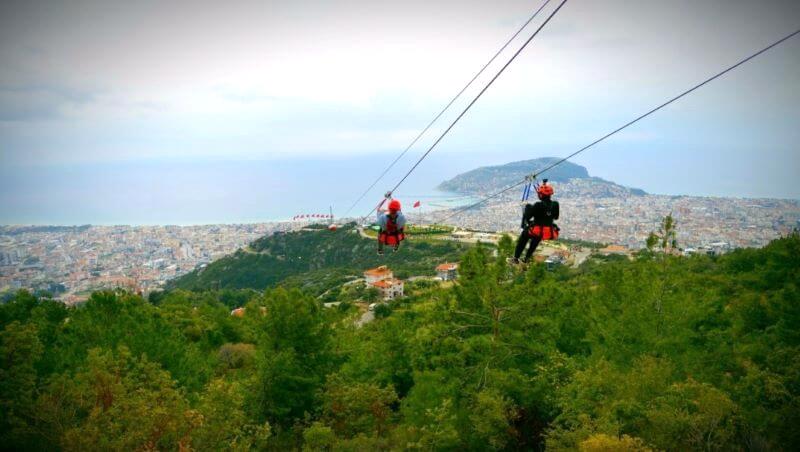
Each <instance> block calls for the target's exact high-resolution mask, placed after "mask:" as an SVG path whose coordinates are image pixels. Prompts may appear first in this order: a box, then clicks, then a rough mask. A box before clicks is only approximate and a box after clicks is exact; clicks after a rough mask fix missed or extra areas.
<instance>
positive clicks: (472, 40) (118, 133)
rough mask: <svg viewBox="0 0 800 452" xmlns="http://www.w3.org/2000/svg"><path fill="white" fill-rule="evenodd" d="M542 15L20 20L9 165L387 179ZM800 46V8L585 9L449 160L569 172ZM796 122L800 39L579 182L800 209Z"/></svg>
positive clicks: (53, 5) (3, 133) (570, 13)
mask: <svg viewBox="0 0 800 452" xmlns="http://www.w3.org/2000/svg"><path fill="white" fill-rule="evenodd" d="M557 3H558V0H553V1H552V2H551V4H550V5H549V6H548V7H547V9H546V10H545V12H549V11H550V10H552V8H553V7H555V5H556V4H557ZM540 4H541V3H540V0H539V1H503V0H496V1H491V2H490V1H474V0H473V1H470V0H460V1H430V0H426V1H383V0H351V1H332V0H328V1H291V0H283V1H254V2H241V1H238V2H237V1H227V2H220V1H207V2H179V1H170V2H163V1H153V2H151V1H135V2H132V1H124V2H117V1H110V0H103V1H56V2H41V1H20V2H14V1H4V2H2V4H0V163H1V164H3V165H5V166H6V167H12V166H15V167H16V166H19V167H30V166H37V165H48V166H51V165H61V164H70V165H75V164H84V163H91V164H97V163H109V162H120V161H141V160H148V161H152V160H167V161H175V160H181V159H192V160H200V159H211V160H242V159H259V160H261V159H278V158H280V159H284V158H297V157H302V158H308V157H314V156H319V157H320V158H337V157H340V156H341V157H348V156H352V155H354V154H355V155H358V154H364V153H385V154H386V161H387V164H388V162H389V161H390V160H391V158H392V157H391V154H393V153H398V152H399V151H401V150H402V149H403V148H404V147H405V145H407V144H408V142H410V140H411V139H412V138H413V137H414V136H415V135H416V133H418V131H419V130H421V128H422V127H423V126H424V125H425V124H426V123H427V122H428V121H429V120H430V119H431V118H432V117H433V116H434V115H435V114H436V113H437V112H438V110H439V109H440V108H441V107H442V106H443V104H445V103H446V102H447V101H448V100H449V98H450V97H452V96H453V95H454V94H455V93H456V92H457V91H458V90H459V89H460V87H461V86H462V85H463V84H464V83H465V82H466V81H467V80H469V78H470V77H471V76H472V75H473V74H474V73H475V72H476V71H477V70H478V69H479V68H480V67H481V66H482V65H483V63H484V62H485V61H486V60H488V58H489V57H490V56H491V55H492V54H493V53H494V51H495V50H496V49H497V48H498V47H499V46H500V45H501V44H502V43H503V42H504V41H505V39H507V38H508V37H509V36H510V35H511V34H513V32H514V31H515V30H516V28H517V27H519V26H520V25H521V24H522V23H523V22H524V21H525V20H526V19H527V17H528V16H529V15H530V14H531V13H532V12H533V11H534V10H535V9H536V8H537V7H538V6H539V5H540ZM544 17H545V15H544V14H543V15H542V16H541V17H540V18H539V19H537V20H536V21H535V22H534V24H532V25H531V28H530V29H529V30H530V31H533V30H534V27H535V26H536V25H538V24H539V23H540V22H541V20H542V19H543V18H544ZM798 28H800V1H797V0H761V1H752V0H668V1H667V0H637V1H630V0H570V1H568V2H567V4H566V5H565V6H564V8H563V9H562V10H561V12H559V14H558V15H556V17H555V18H554V19H553V21H552V22H551V23H550V24H549V25H548V26H547V27H546V28H545V29H544V30H543V31H542V33H541V34H540V36H539V37H538V38H537V39H535V40H534V41H533V42H532V44H531V45H530V46H529V47H528V48H527V49H526V50H525V51H524V52H523V54H522V55H521V56H520V57H519V58H518V59H517V60H516V61H515V62H514V63H513V65H512V66H511V67H510V68H509V69H508V70H507V71H506V73H504V74H503V75H502V76H501V78H500V79H499V80H498V81H497V83H496V84H495V85H494V86H493V87H492V88H491V89H490V90H489V91H488V92H487V94H486V95H485V96H484V97H483V98H481V100H480V101H479V102H478V103H477V104H476V105H475V107H474V108H473V109H472V110H471V111H470V113H469V114H468V115H467V116H466V117H465V119H464V120H463V121H462V122H461V123H459V125H458V126H457V127H456V128H455V129H454V130H453V131H452V133H451V135H449V136H448V137H447V138H446V139H445V140H444V141H443V142H442V144H441V149H439V150H437V151H436V152H437V153H439V152H440V153H442V154H444V155H450V154H452V155H453V156H457V158H460V159H470V158H471V157H470V156H475V161H476V163H481V164H485V163H488V159H487V158H486V155H491V153H496V154H497V155H498V156H500V155H502V157H503V161H497V162H494V163H503V162H504V161H507V160H513V159H514V158H513V157H519V159H525V158H534V157H540V156H550V155H555V156H561V155H566V154H569V153H570V152H572V151H574V150H576V149H578V148H580V147H582V146H583V145H585V144H587V143H588V142H591V141H593V140H594V139H595V138H597V137H599V136H601V135H603V134H605V133H606V132H608V131H610V130H613V129H614V128H616V127H617V126H618V125H621V124H623V123H625V122H627V121H628V120H629V119H632V118H633V117H635V116H637V115H638V114H640V113H642V112H644V111H646V110H648V109H649V108H651V107H653V106H655V105H657V104H659V103H661V102H663V101H664V100H666V99H667V98H669V97H671V96H673V95H675V94H677V93H678V92H680V91H682V90H684V89H686V88H688V87H689V86H691V85H693V84H694V83H697V82H699V81H700V80H702V79H704V78H706V77H708V76H710V75H712V74H713V73H715V72H717V71H719V70H721V69H722V68H724V67H726V66H728V65H730V64H732V63H734V62H736V61H737V60H739V59H741V58H742V57H744V56H746V55H748V54H750V53H752V52H754V51H756V50H758V49H760V48H761V47H764V46H766V45H767V44H769V43H771V42H772V41H775V40H777V39H778V38H780V37H783V36H784V35H787V34H789V33H791V32H792V31H795V30H796V29H798ZM525 34H527V33H523V35H525ZM522 39H524V38H522ZM521 42H522V41H521V40H520V41H518V42H516V43H514V44H512V46H511V48H510V49H509V52H507V53H506V57H508V56H510V53H511V52H512V51H513V50H515V49H516V48H517V47H518V46H519V44H521ZM497 68H499V65H497V66H495V68H494V70H496V69H497ZM494 70H491V71H490V72H491V73H493V72H494ZM482 81H484V82H485V81H486V78H484V79H482ZM480 85H482V84H480ZM479 88H480V86H477V87H476V88H475V89H474V90H472V91H470V92H469V93H468V94H472V95H474V93H475V92H476V90H477V89H479ZM470 98H471V96H470V95H468V96H467V97H466V98H465V99H462V103H461V104H459V105H461V107H462V108H463V105H464V104H465V102H467V101H468V100H469V99H470ZM798 105H800V37H796V38H794V39H792V40H790V41H788V42H786V43H785V44H783V45H782V46H780V47H778V48H776V49H774V50H772V51H770V52H769V53H767V54H765V55H763V56H761V57H759V58H758V59H756V60H754V61H753V62H751V63H749V64H748V65H746V66H744V67H742V68H740V69H738V70H737V71H736V72H735V73H732V74H729V75H728V76H726V77H724V78H723V79H720V80H719V81H717V82H715V83H714V84H713V85H711V86H708V87H706V88H703V89H702V91H699V92H697V93H696V94H693V95H692V96H691V97H689V98H687V99H685V100H682V101H680V103H679V104H676V105H674V106H671V107H669V108H668V109H666V110H665V111H663V112H659V113H658V114H657V116H654V117H653V118H652V119H648V120H646V121H645V122H643V123H641V124H639V125H637V126H636V127H634V128H631V129H630V131H629V132H626V133H624V134H623V135H622V136H620V137H618V138H615V139H613V140H610V141H609V142H608V143H606V144H603V145H602V146H599V147H597V149H594V150H592V151H590V152H588V153H587V154H585V155H584V156H581V157H580V158H579V159H577V160H576V162H577V163H581V164H584V165H586V166H588V167H589V169H590V171H591V172H592V173H593V174H596V175H599V176H602V177H606V178H609V179H612V180H615V181H617V182H622V183H626V184H628V185H634V186H640V187H643V188H645V189H649V190H650V191H655V192H677V193H682V192H689V193H691V192H692V189H691V185H692V184H693V180H697V179H698V178H704V179H706V182H704V183H703V184H704V185H702V186H703V187H705V188H704V189H703V190H704V191H705V192H706V193H707V194H733V195H739V196H779V197H795V198H800V183H798V182H797V181H798V177H797V176H798V169H800V147H799V146H798V143H800V127H798V125H800V113H799V112H798V111H799V110H798ZM459 111H460V108H457V109H455V110H453V112H452V114H451V115H450V116H449V117H450V118H452V117H453V115H455V114H457V113H458V112H459ZM443 119H444V118H443ZM447 123H448V121H443V122H442V123H441V124H440V128H439V129H436V130H441V128H443V127H445V126H446V125H447ZM432 132H433V133H431V134H430V135H428V136H427V139H426V140H423V143H421V145H420V147H419V148H416V150H415V151H414V153H412V155H410V156H409V160H406V161H404V162H402V164H401V165H400V166H399V167H398V169H399V170H402V169H405V168H407V167H408V166H409V165H410V164H411V163H412V161H411V160H410V159H411V158H412V157H413V156H414V155H418V153H419V152H422V151H424V149H425V146H424V145H425V144H429V143H430V142H432V140H433V139H435V137H436V135H437V133H435V132H436V131H435V130H434V131H432ZM376 172H379V170H378V169H376ZM671 181H676V185H678V186H679V188H675V189H674V190H670V185H671V184H672V182H671ZM708 181H712V182H713V183H710V182H708ZM743 181H745V182H744V183H743ZM368 182H370V181H365V184H367V183H368ZM742 186H746V187H747V188H746V189H742V188H741V187H742ZM703 190H701V191H703Z"/></svg>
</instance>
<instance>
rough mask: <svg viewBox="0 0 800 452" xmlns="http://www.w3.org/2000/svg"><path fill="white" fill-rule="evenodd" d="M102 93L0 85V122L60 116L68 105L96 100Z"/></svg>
mask: <svg viewBox="0 0 800 452" xmlns="http://www.w3.org/2000/svg"><path fill="white" fill-rule="evenodd" d="M98 93H99V92H98V91H91V90H87V89H77V88H73V87H67V86H57V85H43V84H32V85H17V86H13V85H0V121H32V120H41V119H52V118H56V117H59V116H61V114H62V112H63V111H64V109H65V108H68V107H71V106H79V105H85V104H88V103H89V102H92V101H93V100H94V99H96V97H97V95H98Z"/></svg>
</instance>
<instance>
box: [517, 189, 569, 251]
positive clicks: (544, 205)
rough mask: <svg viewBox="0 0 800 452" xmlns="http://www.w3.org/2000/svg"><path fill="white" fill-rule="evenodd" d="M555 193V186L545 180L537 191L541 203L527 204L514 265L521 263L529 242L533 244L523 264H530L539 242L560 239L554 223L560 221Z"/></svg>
mask: <svg viewBox="0 0 800 452" xmlns="http://www.w3.org/2000/svg"><path fill="white" fill-rule="evenodd" d="M553 193H554V190H553V186H552V185H550V184H548V183H547V180H545V181H544V183H543V184H542V185H541V186H539V188H537V190H536V194H537V195H538V197H539V201H538V202H536V204H533V205H531V204H525V209H524V211H523V213H522V225H521V227H522V234H520V235H519V239H518V240H517V248H516V250H514V258H513V259H512V260H511V262H512V263H515V264H516V263H519V258H520V256H522V251H523V250H525V245H527V244H528V242H529V241H530V243H531V244H530V247H529V248H528V251H527V252H526V253H525V258H524V259H523V260H522V262H528V261H529V260H530V259H531V256H532V255H533V252H534V251H536V247H538V246H539V242H541V241H542V240H555V239H557V238H558V226H557V225H556V224H555V223H554V221H555V220H558V201H553V200H552V199H551V198H552V196H553Z"/></svg>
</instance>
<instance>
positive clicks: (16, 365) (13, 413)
mask: <svg viewBox="0 0 800 452" xmlns="http://www.w3.org/2000/svg"><path fill="white" fill-rule="evenodd" d="M41 355H42V344H41V343H40V342H39V338H38V336H37V332H36V328H35V327H34V326H33V325H28V324H26V325H23V324H21V323H19V322H17V321H13V322H11V323H10V324H8V325H6V326H5V328H3V331H2V332H0V412H2V413H3V415H2V416H0V440H2V444H3V446H4V447H10V448H12V449H14V448H21V449H24V448H25V447H24V445H25V444H26V442H27V441H30V440H31V436H32V434H33V431H32V428H31V426H32V422H31V420H32V419H33V416H34V401H35V399H36V395H37V394H36V393H37V376H36V369H35V366H36V363H37V361H38V360H39V358H40V357H41Z"/></svg>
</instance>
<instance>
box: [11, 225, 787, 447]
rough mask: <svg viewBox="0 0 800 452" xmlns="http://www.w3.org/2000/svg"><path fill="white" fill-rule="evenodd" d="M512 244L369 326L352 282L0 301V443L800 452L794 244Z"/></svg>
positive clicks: (419, 291)
mask: <svg viewBox="0 0 800 452" xmlns="http://www.w3.org/2000/svg"><path fill="white" fill-rule="evenodd" d="M324 232H325V233H327V231H324ZM359 240H360V239H359ZM271 243H272V242H271ZM276 243H277V242H276ZM662 243H663V242H662ZM511 245H512V243H510V241H508V240H505V239H504V240H502V241H501V243H500V244H499V246H498V247H497V254H496V256H495V255H494V253H493V251H494V250H493V249H488V248H485V247H483V246H476V247H473V248H471V249H470V250H468V251H467V252H466V253H465V254H464V255H463V256H462V258H461V268H460V275H461V276H460V279H459V281H458V282H457V283H456V284H455V285H452V286H451V285H449V284H448V285H440V284H432V283H422V282H415V283H413V284H409V286H408V292H409V293H411V296H409V297H407V298H405V299H403V300H399V301H393V302H392V304H391V312H390V315H386V316H383V315H376V317H377V318H376V320H375V321H373V322H371V323H368V324H365V325H363V326H361V327H356V326H355V325H354V319H355V318H357V317H359V316H360V312H359V311H358V310H359V309H361V310H362V311H363V310H364V309H366V307H365V305H361V304H358V303H353V301H356V300H362V301H363V300H365V299H369V297H370V295H369V291H368V290H367V288H366V287H365V286H364V285H363V284H350V285H347V286H343V287H339V286H336V287H334V288H333V290H331V291H330V293H331V294H332V295H330V296H331V297H332V298H333V299H336V300H341V301H344V303H342V304H341V305H340V307H339V308H333V309H325V308H323V307H322V301H323V300H325V296H322V297H320V298H317V297H316V296H318V295H320V294H322V292H320V293H316V291H317V290H318V289H319V288H321V286H314V288H313V290H312V293H308V292H304V291H301V290H298V289H288V288H278V289H271V290H268V291H266V292H254V291H252V290H241V291H239V290H233V289H230V290H228V289H224V290H216V289H214V290H202V291H187V290H172V291H168V292H164V293H161V294H159V295H157V296H154V297H152V298H151V300H150V302H145V300H143V299H141V298H140V297H137V296H135V295H131V294H128V293H124V292H97V293H95V294H93V295H92V297H91V298H90V300H89V301H88V302H87V303H86V304H85V305H83V306H81V307H67V306H64V305H61V304H59V303H56V302H53V301H52V300H49V299H48V298H46V297H39V296H36V295H33V294H30V293H27V292H19V293H17V294H15V295H14V296H13V298H12V299H11V300H9V301H8V302H7V303H4V304H2V305H0V411H2V414H3V416H2V417H0V439H1V440H2V441H3V446H2V447H3V448H6V449H15V450H31V449H33V450H77V449H81V450H87V449H88V450H143V449H148V450H154V449H159V450H175V449H178V450H180V449H183V450H189V449H194V450H265V449H268V450H298V449H303V450H329V451H350V450H352V451H361V450H408V449H410V450H455V449H464V450H541V449H542V448H547V449H548V450H584V451H607V450H608V451H610V450H615V451H616V450H628V451H647V450H740V449H748V450H793V449H794V448H796V444H800V433H798V429H797V428H796V426H797V425H800V289H799V288H798V281H800V237H799V236H797V235H793V236H790V237H787V238H784V239H780V240H776V241H774V242H772V243H771V244H770V245H769V246H767V247H765V248H763V249H759V250H737V251H735V252H733V253H730V254H728V255H725V256H719V257H708V256H693V257H677V256H673V255H671V254H669V253H643V254H641V255H640V256H639V257H638V258H637V259H636V260H634V261H629V260H627V259H624V260H620V261H609V262H606V263H603V264H598V265H594V266H587V267H584V268H582V269H580V270H570V269H565V270H563V271H561V272H558V273H555V272H548V271H545V269H544V268H543V266H542V265H533V266H531V267H530V268H528V269H527V270H526V271H524V272H523V271H520V270H518V269H516V268H511V267H509V266H507V265H506V261H505V257H506V256H507V255H508V253H509V252H510V246H511ZM265 246H266V245H265ZM433 246H434V245H431V247H433ZM273 251H274V250H273ZM270 252H272V251H270ZM432 253H433V252H432ZM431 256H433V254H432V255H431ZM432 259H433V257H432ZM359 265H360V264H359ZM332 268H333V269H336V268H340V267H332ZM325 271H326V270H325V269H324V268H322V269H318V270H315V272H325ZM347 272H349V273H350V274H349V276H348V274H347ZM310 274H314V273H313V272H312V273H310ZM316 274H322V273H316ZM353 276H354V274H353V269H347V268H345V267H341V273H338V274H336V275H334V276H331V278H330V279H328V280H327V281H328V282H332V281H334V280H350V279H352V277H353ZM295 277H297V278H301V277H300V276H298V275H295V276H292V277H290V279H291V278H295ZM348 278H350V279H348ZM284 281H286V280H284ZM296 281H300V279H298V280H296ZM325 284H327V283H325ZM287 285H288V284H287ZM327 290H328V289H326V291H327ZM234 306H237V307H238V306H244V307H245V313H244V315H243V316H241V317H237V316H232V315H231V313H230V311H231V308H232V307H234ZM376 311H378V310H376ZM376 314H380V312H379V311H378V312H376Z"/></svg>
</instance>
